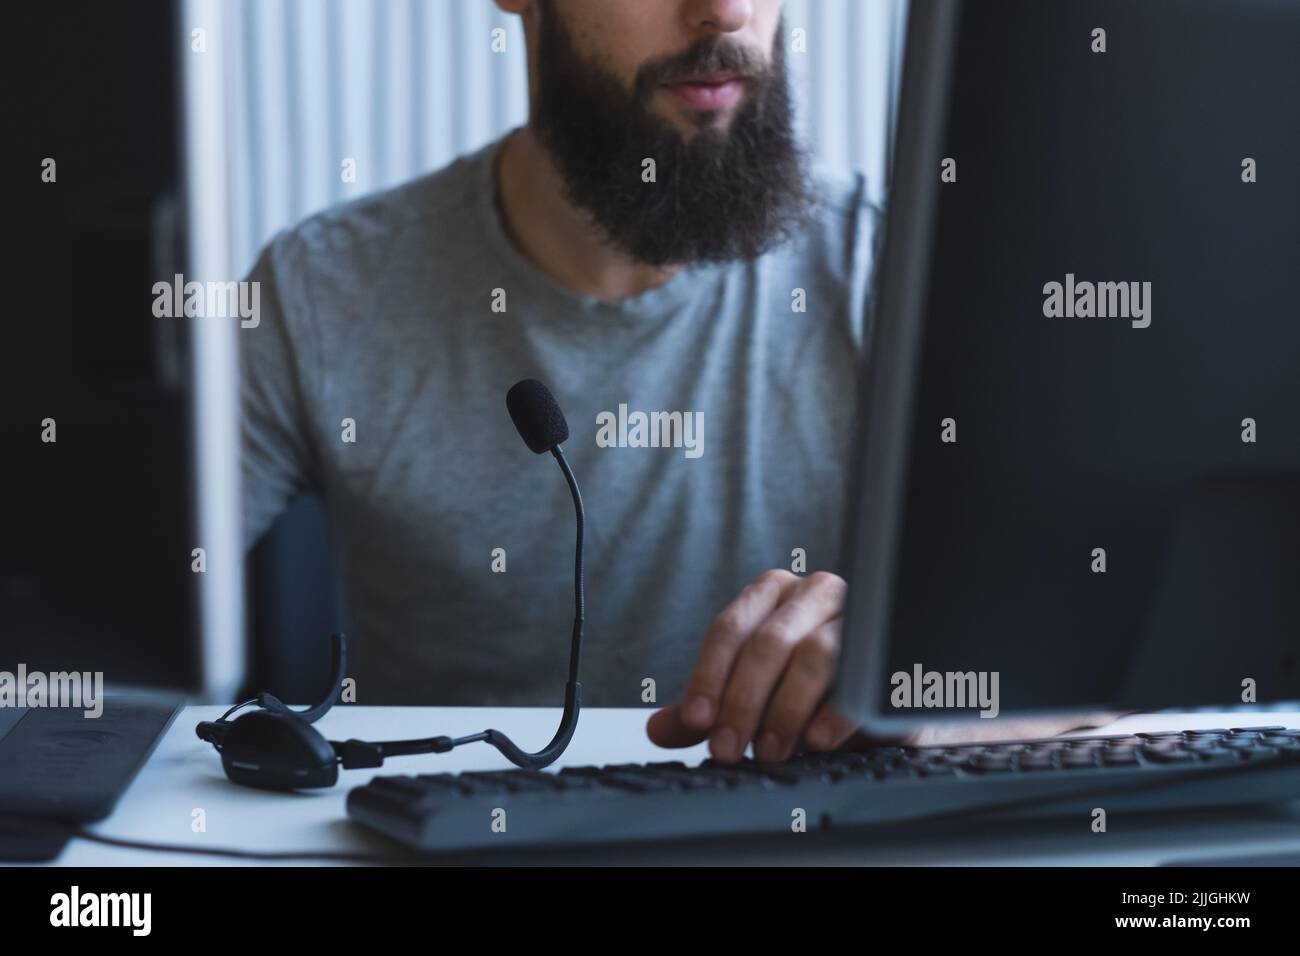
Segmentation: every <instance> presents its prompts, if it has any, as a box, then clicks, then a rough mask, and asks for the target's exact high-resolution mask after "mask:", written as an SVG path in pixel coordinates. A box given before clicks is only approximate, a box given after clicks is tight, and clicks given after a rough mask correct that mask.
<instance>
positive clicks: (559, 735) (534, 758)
mask: <svg viewBox="0 0 1300 956" xmlns="http://www.w3.org/2000/svg"><path fill="white" fill-rule="evenodd" d="M551 454H552V455H554V456H555V460H556V461H557V462H559V463H560V470H561V471H563V472H564V478H565V480H566V481H567V482H568V483H569V493H570V494H571V495H572V496H573V510H574V513H575V514H576V516H577V528H578V531H577V541H576V544H575V547H574V556H573V638H572V641H571V642H570V644H569V680H568V683H566V684H565V685H564V715H563V716H562V717H561V718H560V726H559V729H557V730H556V731H555V736H554V737H552V738H551V742H550V743H549V744H547V745H546V746H545V747H543V748H542V749H541V750H539V751H537V752H536V753H529V752H528V751H526V750H523V749H521V748H520V747H519V745H518V744H516V743H515V742H514V741H513V740H511V739H510V738H509V737H507V736H506V735H505V734H503V733H502V732H501V731H499V730H492V729H489V730H484V731H482V732H481V733H477V734H469V735H467V736H464V737H427V738H424V739H421V740H385V741H376V742H374V743H369V742H366V741H360V740H349V741H346V742H332V743H333V745H334V749H335V750H336V751H337V752H338V754H339V757H340V759H341V761H342V763H343V766H344V768H357V767H377V766H379V765H380V764H381V763H383V761H384V758H386V757H398V756H404V755H409V754H427V753H446V752H447V751H449V750H451V749H452V748H453V747H459V746H461V745H463V744H473V743H478V742H479V741H483V742H486V743H489V744H491V745H492V746H493V747H496V748H497V750H499V751H501V753H502V755H503V756H504V757H505V758H506V759H507V760H509V761H510V762H511V763H512V764H514V765H515V766H516V767H522V768H524V769H525V770H540V769H541V768H542V767H546V766H549V765H550V764H552V763H554V762H555V761H556V760H557V759H558V758H559V756H560V754H562V753H564V750H565V748H566V747H568V746H569V741H570V740H572V739H573V732H574V731H575V730H577V729H578V712H579V711H580V710H581V709H582V684H581V682H579V680H578V671H579V668H580V667H581V664H582V629H583V623H584V620H585V617H586V594H585V591H584V587H583V559H582V542H583V530H584V524H585V514H584V512H583V508H582V493H581V492H580V491H579V490H578V482H577V481H576V480H575V479H574V477H573V471H572V470H571V469H570V468H569V462H568V460H567V459H566V458H565V457H564V449H563V448H562V447H560V445H559V444H556V445H555V446H554V447H552V448H551Z"/></svg>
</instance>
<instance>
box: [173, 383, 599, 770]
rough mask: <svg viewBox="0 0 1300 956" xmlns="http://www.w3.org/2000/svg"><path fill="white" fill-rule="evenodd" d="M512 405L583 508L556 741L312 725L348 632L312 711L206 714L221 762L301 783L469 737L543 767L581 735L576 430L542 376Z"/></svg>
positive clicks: (338, 674)
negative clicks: (392, 734) (567, 450)
mask: <svg viewBox="0 0 1300 956" xmlns="http://www.w3.org/2000/svg"><path fill="white" fill-rule="evenodd" d="M506 408H507V410H508V411H509V412H510V418H511V420H513V421H514V423H515V428H517V429H518V430H519V434H520V436H521V437H522V438H523V440H524V443H525V444H527V445H528V447H529V448H531V449H532V450H533V451H534V452H536V453H537V454H539V455H540V454H542V453H543V452H547V451H549V452H550V453H551V454H552V455H553V456H555V460H556V461H557V462H559V463H560V470H561V471H563V472H564V479H565V481H567V482H568V483H569V493H570V494H571V495H572V496H573V508H574V512H575V514H576V515H577V528H578V534H577V546H576V548H575V550H574V559H573V639H572V642H571V644H570V646H569V680H568V683H566V684H565V685H564V715H563V717H561V719H560V727H559V729H558V730H556V732H555V736H554V737H552V738H551V742H550V743H549V744H547V745H546V746H545V747H543V748H542V749H541V750H539V751H537V752H536V753H528V752H527V751H525V750H521V749H520V748H519V747H518V746H517V745H516V744H515V742H514V741H512V740H511V739H510V738H509V737H507V736H506V735H505V734H503V733H502V732H501V731H499V730H490V729H489V730H485V731H483V732H482V733H478V734H470V735H468V736H466V737H445V736H444V737H425V738H421V739H419V740H383V741H379V740H376V741H369V740H343V741H339V740H328V741H327V740H326V739H325V738H324V737H323V736H321V734H320V732H319V731H317V730H316V729H315V728H314V727H312V726H311V725H312V724H313V723H314V722H315V721H316V720H318V719H320V718H321V717H322V716H324V715H325V713H326V712H327V711H328V710H329V709H330V707H332V706H333V704H334V702H335V701H336V700H338V697H339V693H340V691H341V690H342V687H343V678H344V674H345V672H346V669H347V643H346V639H345V637H344V636H343V635H342V634H336V635H334V639H333V647H332V653H333V666H332V671H333V679H332V680H331V684H332V685H333V690H332V691H330V693H329V695H328V696H326V697H325V698H324V699H323V700H322V701H321V702H320V703H319V704H317V705H316V706H315V707H311V708H308V709H307V710H304V711H294V710H290V709H289V708H288V707H286V706H285V705H284V704H283V703H281V702H280V701H279V700H278V699H276V698H275V697H273V696H271V695H270V694H259V695H258V696H257V697H255V698H253V699H252V700H248V701H245V702H244V703H242V704H238V705H236V706H234V707H232V708H230V710H228V711H226V713H225V714H224V715H223V716H222V717H221V718H220V719H219V720H215V721H203V722H202V723H200V724H199V725H198V726H197V727H196V728H195V732H196V733H197V734H198V736H199V737H200V738H201V739H203V740H206V741H208V742H209V743H211V744H212V745H213V746H214V747H216V749H217V750H218V752H220V754H221V764H222V767H223V768H224V769H225V771H226V776H227V777H229V778H230V779H231V780H232V781H234V782H235V783H239V784H244V785H246V786H250V787H260V788H263V789H268V790H297V789H303V788H308V787H329V786H333V785H334V784H335V783H337V782H338V772H339V768H340V767H342V768H343V769H344V770H351V769H358V768H364V767H378V766H380V765H381V764H383V762H384V760H385V758H387V757H398V756H404V755H410V754H427V753H446V752H447V751H448V750H451V749H452V748H453V747H459V746H460V745H461V744H470V743H476V742H478V741H484V742H486V743H489V744H491V745H492V746H493V747H496V748H497V750H499V751H501V753H502V754H503V755H504V756H505V757H506V759H507V760H509V761H510V762H511V763H513V764H514V765H515V766H517V767H523V768H524V769H526V770H538V769H540V768H542V767H545V766H548V765H549V764H552V763H554V762H555V760H556V759H557V758H558V757H559V756H560V754H562V753H564V749H565V748H566V747H568V745H569V741H570V740H572V739H573V732H574V731H575V730H576V729H577V727H578V711H579V710H580V709H581V707H582V684H581V683H579V681H578V668H579V665H580V664H581V662H582V626H583V617H584V614H585V597H584V594H583V582H582V532H583V520H584V515H583V511H582V495H581V494H580V493H579V491H578V483H577V482H576V481H575V480H574V478H573V472H572V471H570V470H569V463H568V461H566V460H565V457H564V449H562V448H561V447H560V443H561V442H563V441H567V440H568V438H569V426H568V424H567V423H566V422H565V420H564V414H563V413H562V412H561V411H560V406H559V405H557V404H556V402H555V397H554V396H553V395H552V394H551V392H550V389H548V388H547V387H546V386H545V385H543V384H542V383H541V382H539V381H537V380H536V379H531V378H527V379H524V380H523V381H522V382H518V383H516V384H515V385H514V386H513V387H512V388H511V389H510V391H509V392H508V393H506ZM253 704H256V705H258V706H260V707H261V708H262V709H261V710H256V711H252V712H250V713H247V714H244V715H243V716H242V717H239V718H238V719H236V720H234V721H232V720H230V717H231V715H232V714H234V713H235V711H237V710H240V709H242V708H244V707H248V706H250V705H253Z"/></svg>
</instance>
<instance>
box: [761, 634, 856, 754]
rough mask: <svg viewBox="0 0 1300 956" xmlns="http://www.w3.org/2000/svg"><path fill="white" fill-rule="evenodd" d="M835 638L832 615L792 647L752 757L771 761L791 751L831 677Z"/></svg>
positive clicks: (836, 644) (768, 706) (837, 639)
mask: <svg viewBox="0 0 1300 956" xmlns="http://www.w3.org/2000/svg"><path fill="white" fill-rule="evenodd" d="M839 640H840V619H839V618H836V619H835V620H833V621H827V622H826V623H825V624H823V625H821V626H820V627H818V628H817V629H816V630H814V631H813V632H812V633H811V634H809V635H808V636H807V637H805V638H804V639H803V640H801V641H800V642H799V643H798V644H797V645H796V646H795V649H794V652H793V653H792V654H791V655H790V663H789V664H788V665H787V666H786V669H785V673H784V674H783V675H782V676H781V682H780V683H779V684H778V685H777V688H776V693H775V694H773V695H772V699H771V700H770V701H769V702H768V705H767V712H766V713H765V714H764V715H763V729H762V730H761V731H760V732H759V735H758V741H757V743H756V744H755V746H754V756H756V757H757V758H758V759H759V760H764V761H767V762H769V763H775V762H776V761H778V760H785V759H786V758H787V757H789V756H790V754H791V753H792V752H793V750H794V748H795V746H796V745H797V744H798V743H799V738H800V736H801V735H802V734H803V730H804V728H805V727H807V726H808V724H809V721H810V720H811V719H812V717H813V714H814V713H815V712H816V711H817V705H818V704H819V703H820V702H821V700H822V698H823V697H825V696H826V691H827V690H829V689H830V686H831V682H832V681H833V680H834V679H835V662H836V659H837V657H838V656H839Z"/></svg>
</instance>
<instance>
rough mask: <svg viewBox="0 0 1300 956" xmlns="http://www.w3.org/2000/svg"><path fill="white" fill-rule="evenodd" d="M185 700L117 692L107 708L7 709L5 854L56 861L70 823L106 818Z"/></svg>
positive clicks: (0, 755)
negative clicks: (64, 826) (42, 823)
mask: <svg viewBox="0 0 1300 956" xmlns="http://www.w3.org/2000/svg"><path fill="white" fill-rule="evenodd" d="M181 706H182V703H181V701H179V700H164V699H158V698H154V697H144V696H134V695H121V694H110V695H108V696H106V697H105V698H104V710H103V713H102V714H101V715H100V716H99V717H97V718H87V717H85V716H84V713H83V711H81V710H80V709H77V708H66V707H62V708H60V707H54V708H29V709H25V710H0V860H23V861H36V860H48V859H53V858H54V857H55V856H57V855H58V853H59V852H60V851H61V850H62V848H63V844H64V843H66V842H67V838H68V834H67V831H66V830H62V831H61V830H59V829H58V828H55V829H51V828H48V827H42V828H37V827H34V826H33V825H32V823H31V820H32V818H39V819H42V820H46V821H61V822H64V823H85V822H89V821H92V820H102V819H103V818H104V817H106V816H108V814H109V813H110V812H111V811H112V809H113V806H114V805H115V804H116V803H117V799H118V797H120V796H121V795H122V792H123V791H124V790H126V788H127V785H128V784H130V782H131V780H132V779H133V778H134V777H135V775H136V773H137V772H138V771H139V770H140V768H141V767H142V766H144V762H145V761H146V760H147V759H148V758H149V754H150V753H152V752H153V748H154V746H155V745H156V744H157V743H158V741H159V739H160V738H161V737H162V735H163V733H164V732H166V730H167V728H168V727H169V726H170V725H171V722H172V720H174V719H175V717H176V715H177V714H178V713H179V712H180V710H181Z"/></svg>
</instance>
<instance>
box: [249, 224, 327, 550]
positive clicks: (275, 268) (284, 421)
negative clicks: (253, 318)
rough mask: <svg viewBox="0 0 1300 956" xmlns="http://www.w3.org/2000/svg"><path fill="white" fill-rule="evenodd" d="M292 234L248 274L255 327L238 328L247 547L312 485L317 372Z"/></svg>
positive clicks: (271, 247)
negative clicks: (253, 287)
mask: <svg viewBox="0 0 1300 956" xmlns="http://www.w3.org/2000/svg"><path fill="white" fill-rule="evenodd" d="M292 244H293V237H292V234H284V235H282V236H280V237H277V239H276V240H274V241H272V242H271V243H270V244H269V245H268V246H267V247H266V248H265V249H264V250H263V251H262V254H261V256H260V257H259V258H258V260H257V264H256V265H254V266H253V269H252V271H251V272H250V273H249V276H248V280H247V281H250V282H257V283H258V315H257V322H256V324H250V326H249V327H247V328H243V327H241V328H240V329H239V366H240V386H239V403H240V444H241V455H240V460H241V469H240V470H241V474H242V481H243V489H242V497H243V512H244V547H245V548H246V549H248V548H251V547H252V546H253V545H254V544H256V543H257V539H258V538H260V537H261V536H262V534H263V533H264V532H265V531H266V530H267V528H269V527H270V526H271V524H272V523H273V522H274V521H275V519H276V518H277V517H278V516H279V515H280V513H281V512H283V511H284V510H285V509H286V508H287V507H288V506H289V504H290V503H291V502H292V501H293V499H294V498H295V497H297V495H298V494H299V493H300V492H301V491H302V490H303V489H304V488H307V487H309V486H311V485H313V484H314V483H315V481H314V475H315V474H316V470H315V459H314V457H313V454H312V442H311V432H310V429H309V425H308V422H309V420H310V418H309V415H308V411H307V410H308V408H309V407H310V406H309V403H308V395H310V394H312V392H311V389H312V387H313V384H314V376H315V375H316V373H317V371H318V365H317V356H316V339H315V336H314V334H313V331H314V330H313V328H312V326H311V323H310V320H311V314H310V300H309V299H308V297H307V294H306V288H305V283H304V282H303V279H302V277H301V275H299V273H298V271H297V270H296V269H295V268H294V258H293V256H292V254H291V250H292V248H293V245H292Z"/></svg>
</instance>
